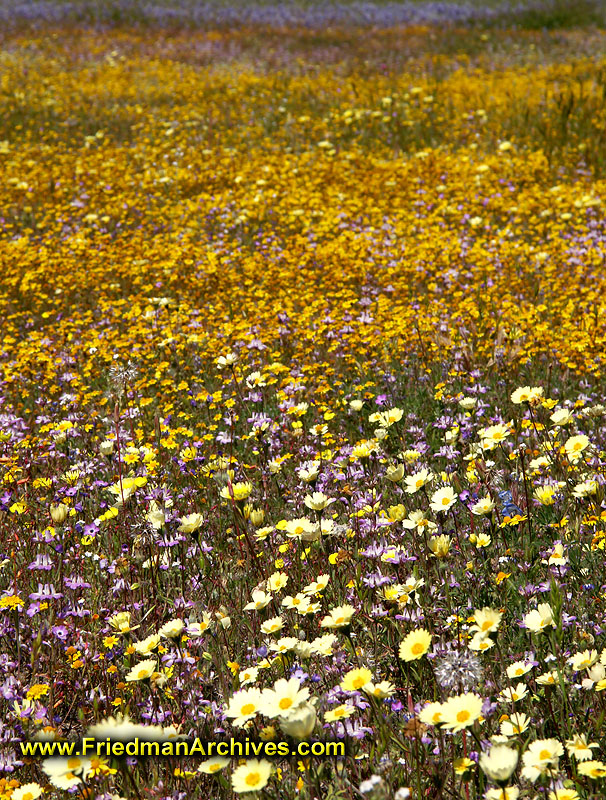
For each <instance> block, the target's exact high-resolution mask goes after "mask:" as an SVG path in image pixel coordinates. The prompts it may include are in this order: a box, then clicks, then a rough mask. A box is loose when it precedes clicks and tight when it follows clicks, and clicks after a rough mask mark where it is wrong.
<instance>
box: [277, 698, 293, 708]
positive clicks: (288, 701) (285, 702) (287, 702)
mask: <svg viewBox="0 0 606 800" xmlns="http://www.w3.org/2000/svg"><path fill="white" fill-rule="evenodd" d="M278 705H279V706H280V708H281V709H282V710H284V709H286V708H290V707H291V706H292V698H290V697H283V698H282V699H281V700H280V702H279V703H278Z"/></svg>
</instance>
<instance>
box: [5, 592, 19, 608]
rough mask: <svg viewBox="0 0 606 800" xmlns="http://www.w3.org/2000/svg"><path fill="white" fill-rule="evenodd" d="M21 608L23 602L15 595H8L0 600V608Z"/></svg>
mask: <svg viewBox="0 0 606 800" xmlns="http://www.w3.org/2000/svg"><path fill="white" fill-rule="evenodd" d="M19 607H21V608H23V600H22V599H21V598H20V597H19V596H18V595H16V594H9V595H7V596H6V597H3V598H2V599H1V600H0V608H10V609H14V608H19Z"/></svg>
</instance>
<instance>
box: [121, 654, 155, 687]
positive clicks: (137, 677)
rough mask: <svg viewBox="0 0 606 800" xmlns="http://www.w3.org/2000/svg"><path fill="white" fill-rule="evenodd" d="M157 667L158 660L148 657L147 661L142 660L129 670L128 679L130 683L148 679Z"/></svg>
mask: <svg viewBox="0 0 606 800" xmlns="http://www.w3.org/2000/svg"><path fill="white" fill-rule="evenodd" d="M157 667H158V664H157V662H156V661H155V660H154V659H152V658H149V659H147V661H140V662H139V663H138V664H136V665H135V666H134V667H133V668H132V669H131V670H130V671H129V672H128V674H127V676H126V681H127V682H128V683H132V682H133V681H146V680H148V679H149V678H151V677H152V675H153V674H154V672H156V670H157Z"/></svg>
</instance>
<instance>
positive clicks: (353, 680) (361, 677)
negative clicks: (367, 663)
mask: <svg viewBox="0 0 606 800" xmlns="http://www.w3.org/2000/svg"><path fill="white" fill-rule="evenodd" d="M371 680H372V672H371V671H370V670H369V669H367V668H366V667H360V668H358V669H350V670H349V672H346V673H345V675H344V676H343V680H342V681H341V683H340V684H339V686H340V687H341V689H343V690H344V691H346V692H355V691H358V690H359V689H364V688H365V687H366V685H367V684H368V683H369V681H371Z"/></svg>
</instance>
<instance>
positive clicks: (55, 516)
mask: <svg viewBox="0 0 606 800" xmlns="http://www.w3.org/2000/svg"><path fill="white" fill-rule="evenodd" d="M68 514H69V506H66V505H65V503H59V505H54V504H53V505H51V507H50V515H51V519H52V520H53V522H54V523H55V525H62V524H63V523H64V522H65V520H66V519H67V515H68Z"/></svg>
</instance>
